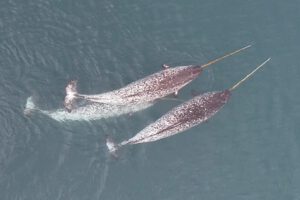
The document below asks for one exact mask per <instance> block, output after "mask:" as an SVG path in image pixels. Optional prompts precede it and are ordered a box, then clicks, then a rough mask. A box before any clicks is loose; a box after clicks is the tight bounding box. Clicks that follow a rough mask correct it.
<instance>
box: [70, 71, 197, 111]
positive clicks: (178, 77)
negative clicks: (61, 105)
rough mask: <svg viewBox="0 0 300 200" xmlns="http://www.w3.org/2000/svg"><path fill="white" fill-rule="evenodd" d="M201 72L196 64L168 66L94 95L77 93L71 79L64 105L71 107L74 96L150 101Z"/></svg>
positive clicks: (123, 101)
mask: <svg viewBox="0 0 300 200" xmlns="http://www.w3.org/2000/svg"><path fill="white" fill-rule="evenodd" d="M201 72H202V68H201V66H198V65H189V66H179V67H174V68H171V67H170V68H166V69H164V70H161V71H159V72H157V73H154V74H152V75H149V76H146V77H145V78H142V79H139V80H137V81H135V82H132V83H130V84H128V85H126V86H124V87H122V88H120V89H117V90H112V91H110V92H105V93H102V94H96V95H84V94H77V91H76V82H75V81H72V82H71V83H70V84H69V85H68V86H67V87H66V93H67V96H66V98H65V107H66V108H67V109H71V105H70V104H71V103H72V100H73V98H74V97H79V98H83V99H85V100H90V101H93V102H98V103H107V104H116V105H128V104H133V103H144V102H152V101H154V100H156V99H159V98H162V97H165V96H168V95H170V94H172V93H177V92H178V90H180V89H181V88H183V87H184V86H185V85H187V84H189V83H190V82H191V81H192V80H194V79H195V78H197V77H198V76H199V75H200V73H201Z"/></svg>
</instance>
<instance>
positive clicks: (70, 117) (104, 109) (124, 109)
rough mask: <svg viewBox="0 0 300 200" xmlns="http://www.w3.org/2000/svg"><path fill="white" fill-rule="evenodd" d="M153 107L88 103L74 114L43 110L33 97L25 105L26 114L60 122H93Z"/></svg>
mask: <svg viewBox="0 0 300 200" xmlns="http://www.w3.org/2000/svg"><path fill="white" fill-rule="evenodd" d="M151 105H152V103H150V102H147V103H142V104H132V105H126V106H120V105H110V104H103V103H95V102H87V103H86V104H85V105H82V106H78V107H76V108H74V109H73V110H72V112H67V111H66V109H64V108H58V109H53V110H43V109H41V108H39V107H37V106H36V105H35V104H34V101H33V100H32V97H29V98H28V99H27V102H26V105H25V109H24V114H25V115H30V114H32V112H37V113H42V114H44V115H47V116H48V117H50V118H52V119H54V120H56V121H59V122H66V121H91V120H99V119H104V118H110V117H117V116H120V115H124V114H130V113H133V112H137V111H140V110H144V109H146V108H148V107H150V106H151Z"/></svg>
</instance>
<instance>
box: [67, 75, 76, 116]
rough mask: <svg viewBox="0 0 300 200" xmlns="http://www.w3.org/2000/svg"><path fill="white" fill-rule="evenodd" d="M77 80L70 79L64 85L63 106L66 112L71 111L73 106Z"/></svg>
mask: <svg viewBox="0 0 300 200" xmlns="http://www.w3.org/2000/svg"><path fill="white" fill-rule="evenodd" d="M77 96H78V92H77V81H74V80H73V81H70V82H69V84H68V85H67V87H66V97H65V101H64V106H65V108H66V110H67V111H68V112H71V111H72V109H73V107H74V102H75V100H76V99H77V98H78V97H77Z"/></svg>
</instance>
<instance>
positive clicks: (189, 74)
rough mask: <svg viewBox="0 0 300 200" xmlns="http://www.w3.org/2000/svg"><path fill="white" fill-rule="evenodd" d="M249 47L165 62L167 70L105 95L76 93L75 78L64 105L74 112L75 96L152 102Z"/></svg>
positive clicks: (117, 102)
mask: <svg viewBox="0 0 300 200" xmlns="http://www.w3.org/2000/svg"><path fill="white" fill-rule="evenodd" d="M250 46H251V45H248V46H246V47H243V48H241V49H238V50H236V51H234V52H231V53H229V54H226V55H224V56H222V57H220V58H217V59H215V60H213V61H211V62H209V63H207V64H205V65H188V66H179V67H168V66H166V65H164V68H165V69H164V70H161V71H159V72H156V73H154V74H152V75H149V76H146V77H144V78H142V79H139V80H137V81H135V82H132V83H130V84H128V85H126V86H124V87H122V88H120V89H117V90H113V91H109V92H105V93H102V94H95V95H86V94H79V93H78V92H77V83H76V81H71V82H70V83H69V84H68V85H67V87H66V97H65V108H66V109H67V110H68V111H71V110H72V104H73V101H74V99H78V98H81V99H85V100H88V101H92V102H98V103H106V104H113V105H128V104H136V103H145V102H153V101H154V100H156V99H160V98H163V97H166V96H168V95H170V94H177V93H178V91H179V90H180V89H181V88H183V87H184V86H186V85H187V84H189V83H190V82H191V81H193V80H194V79H195V78H197V77H198V76H199V75H200V74H201V72H202V71H203V69H204V68H206V67H207V66H209V65H211V64H214V63H216V62H218V61H220V60H222V59H224V58H226V57H228V56H231V55H234V54H236V53H238V52H240V51H242V50H244V49H247V48H249V47H250Z"/></svg>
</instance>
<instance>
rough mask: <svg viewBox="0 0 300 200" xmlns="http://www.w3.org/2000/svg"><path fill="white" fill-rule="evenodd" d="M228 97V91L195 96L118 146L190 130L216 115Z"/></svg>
mask: <svg viewBox="0 0 300 200" xmlns="http://www.w3.org/2000/svg"><path fill="white" fill-rule="evenodd" d="M230 95H231V93H230V91H229V90H225V91H222V92H208V93H205V94H202V95H199V96H196V97H194V98H193V99H191V100H189V101H187V102H185V103H183V104H181V105H179V106H177V107H175V108H173V109H172V110H170V111H169V112H168V113H166V114H164V115H163V116H162V117H160V118H159V119H158V120H156V121H155V122H154V123H152V124H150V125H148V126H147V127H146V128H144V129H143V130H141V131H140V132H139V133H137V134H136V135H135V136H134V137H132V138H130V139H129V140H126V141H124V142H122V143H121V144H120V145H121V146H122V145H125V144H138V143H145V142H153V141H156V140H160V139H163V138H166V137H169V136H172V135H175V134H177V133H180V132H183V131H185V130H187V129H190V128H192V127H193V126H196V125H198V124H200V123H202V122H204V121H206V120H207V119H209V118H211V117H212V116H213V115H214V114H216V113H217V112H218V111H219V110H220V109H221V107H222V106H223V105H224V104H226V103H227V101H228V100H229V97H230Z"/></svg>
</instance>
